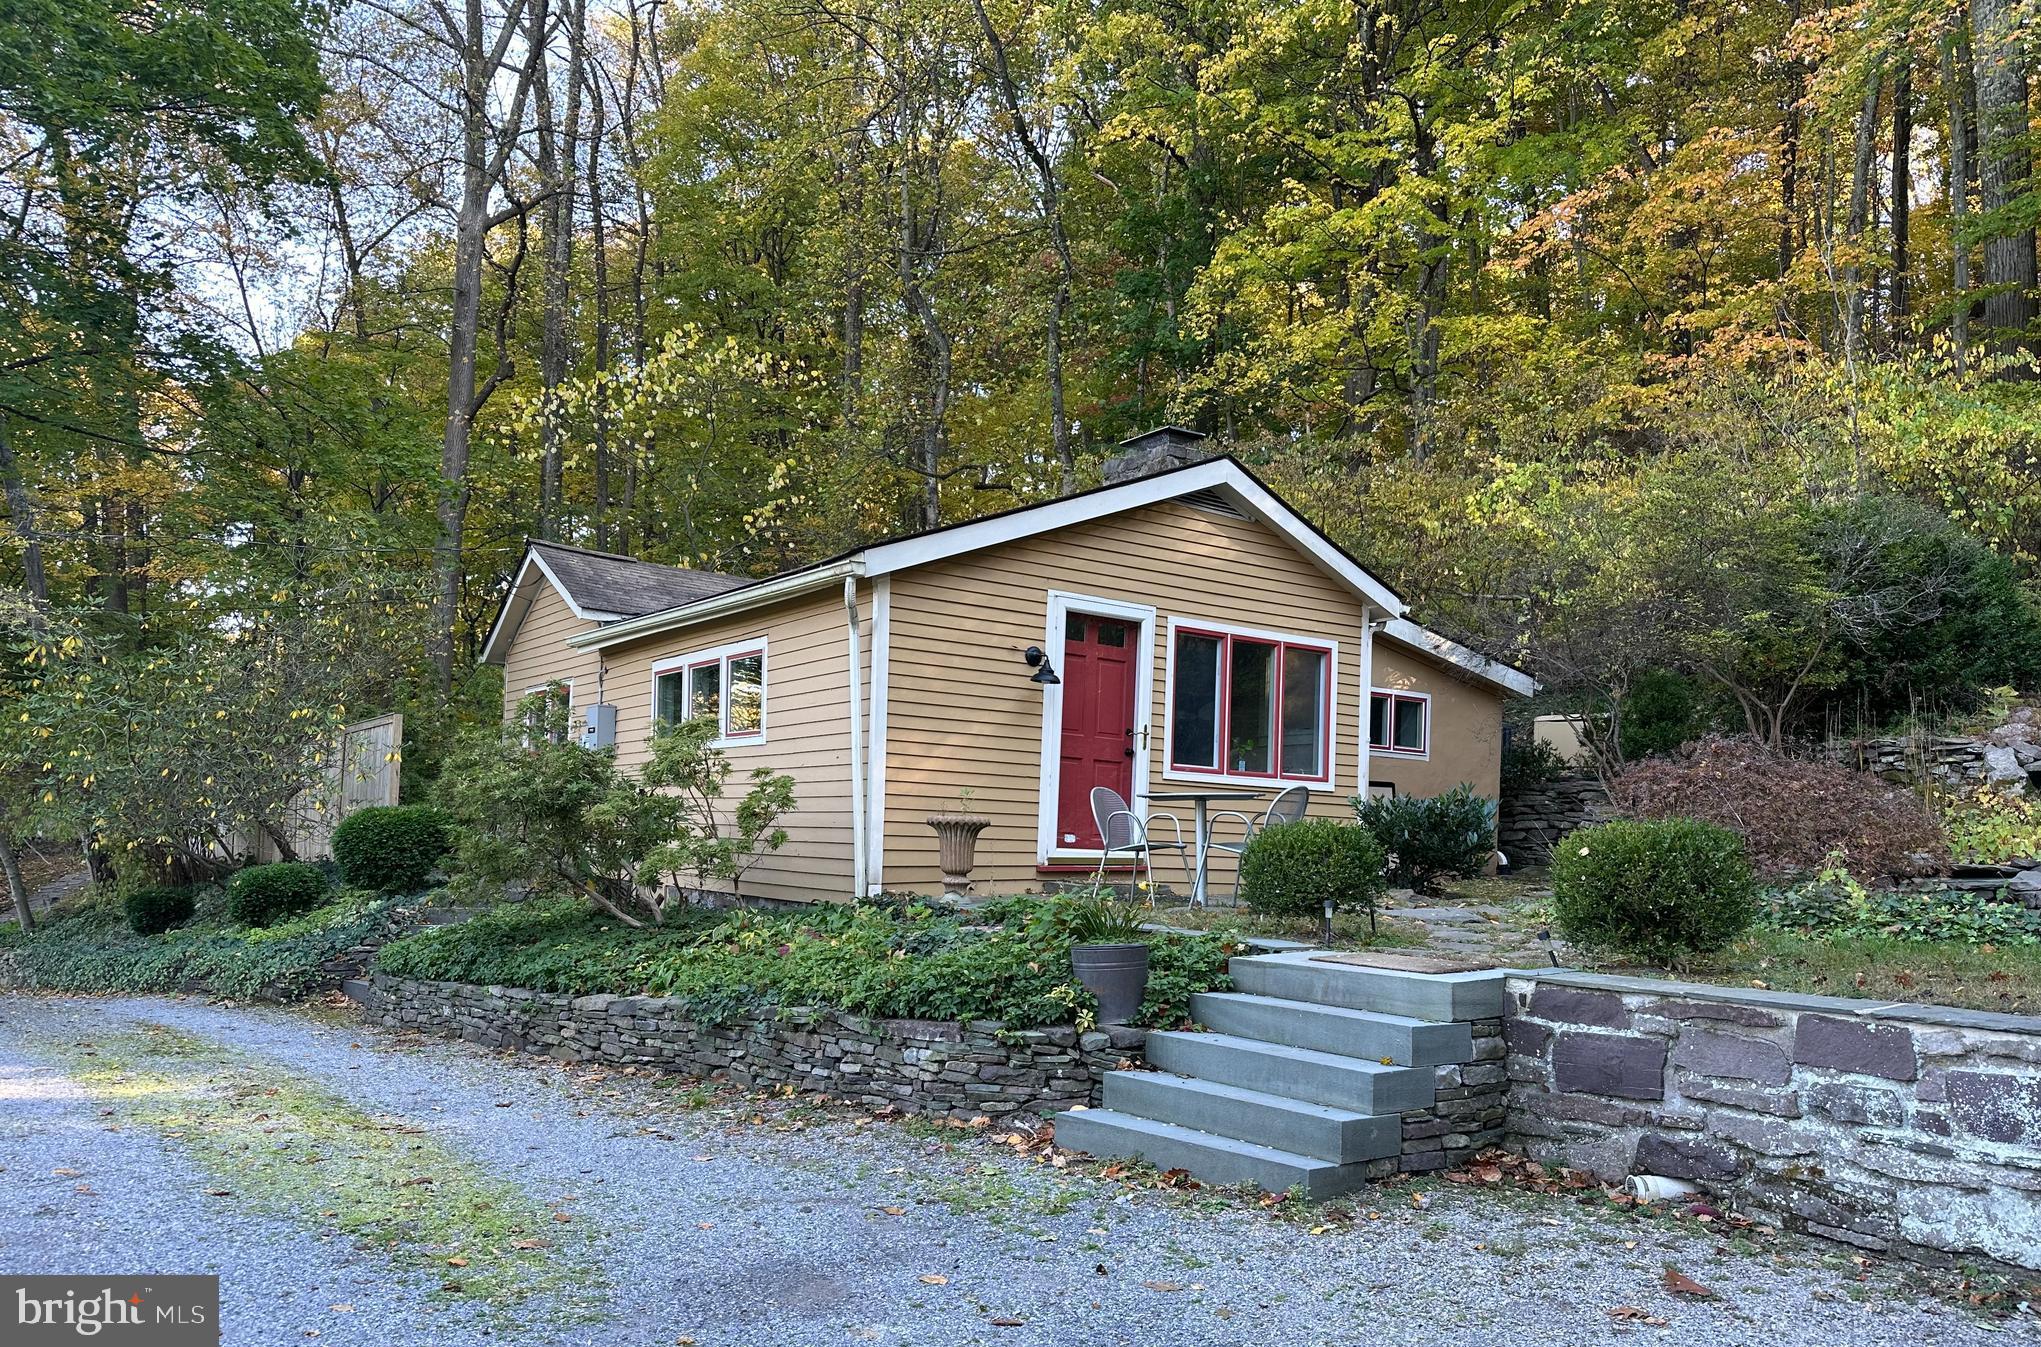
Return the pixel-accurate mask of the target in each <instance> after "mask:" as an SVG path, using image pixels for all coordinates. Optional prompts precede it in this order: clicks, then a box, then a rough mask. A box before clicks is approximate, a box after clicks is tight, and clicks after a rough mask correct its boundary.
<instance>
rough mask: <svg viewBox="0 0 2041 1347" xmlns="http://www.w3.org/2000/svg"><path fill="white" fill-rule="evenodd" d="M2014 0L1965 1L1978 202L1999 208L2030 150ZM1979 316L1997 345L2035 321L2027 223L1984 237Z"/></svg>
mask: <svg viewBox="0 0 2041 1347" xmlns="http://www.w3.org/2000/svg"><path fill="white" fill-rule="evenodd" d="M2019 12H2020V5H2019V3H2018V0H1971V4H1970V28H1971V41H1972V43H1973V44H1974V47H1975V49H1974V51H1973V53H1972V61H1973V65H1974V69H1975V76H1974V78H1975V80H1976V84H1977V141H1978V146H1977V149H1978V159H1977V205H1978V209H1979V210H1981V211H1983V212H1984V213H1985V214H1987V215H1988V214H1991V213H1992V212H1994V211H1998V210H2002V209H2004V208H2005V207H2007V206H2009V205H2011V204H2012V203H2013V202H2014V201H2016V200H2017V199H2018V198H2019V196H2020V194H2021V193H2022V192H2024V191H2026V190H2027V187H2028V185H2029V184H2028V178H2029V177H2030V176H2031V175H2032V173H2033V152H2032V149H2031V148H2030V131H2031V128H2030V126H2029V122H2028V116H2029V114H2028V108H2027V52H2026V47H2025V45H2024V43H2023V41H2022V35H2021V34H2020V32H2019V31H2018V26H2017V20H2018V17H2019ZM1983 261H1984V268H1983V277H1982V279H1983V282H1984V287H1985V290H1986V292H1987V293H1986V295H1985V298H1984V323H1985V326H1986V327H1988V328H1990V329H1991V330H1992V339H1993V341H1994V342H1995V343H1996V344H1997V345H1998V348H1999V350H2000V351H2002V352H2004V353H2007V354H2020V353H2022V352H2024V351H2025V350H2026V349H2027V341H2028V336H2027V329H2028V326H2029V325H2030V324H2031V323H2032V322H2033V321H2034V311H2035V293H2034V281H2035V277H2034V227H2033V225H2031V224H2027V225H2015V226H2013V227H2011V228H2006V227H2003V226H2001V227H1999V228H1996V229H1994V230H1993V232H1992V233H1991V234H1989V235H1987V236H1986V237H1985V240H1984V258H1983Z"/></svg>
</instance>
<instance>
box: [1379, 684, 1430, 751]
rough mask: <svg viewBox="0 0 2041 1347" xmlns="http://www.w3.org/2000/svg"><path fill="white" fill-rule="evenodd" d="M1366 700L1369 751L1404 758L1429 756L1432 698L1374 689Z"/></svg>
mask: <svg viewBox="0 0 2041 1347" xmlns="http://www.w3.org/2000/svg"><path fill="white" fill-rule="evenodd" d="M1368 703H1369V711H1368V751H1369V752H1371V753H1388V754H1392V755H1394V756H1397V757H1405V758H1423V757H1429V756H1430V754H1431V744H1432V735H1431V730H1432V723H1431V722H1432V699H1431V697H1430V695H1429V694H1427V693H1423V692H1393V691H1387V690H1377V691H1376V692H1375V693H1374V694H1373V695H1372V696H1371V697H1370V698H1369V699H1368Z"/></svg>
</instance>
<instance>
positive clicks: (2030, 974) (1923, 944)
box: [1680, 931, 2041, 1015]
mask: <svg viewBox="0 0 2041 1347" xmlns="http://www.w3.org/2000/svg"><path fill="white" fill-rule="evenodd" d="M1680 975H1681V976H1693V977H1698V978H1699V979H1701V980H1702V981H1707V982H1720V983H1726V984H1729V985H1733V986H1743V987H1748V986H1764V987H1769V988H1771V989H1772V990H1774V991H1787V992H1811V993H1816V994H1819V995H1822V996H1855V997H1864V998H1868V999H1870V1000H1882V1001H1904V1002H1908V1003H1916V1004H1933V1005H1945V1006H1963V1007H1967V1008H1969V1009H1973V1010H1997V1011H2003V1012H2005V1013H2007V1014H2013V1015H2035V1014H2041V947H2035V946H2032V945H2014V946H2000V945H1992V944H1979V945H1971V944H1965V943H1963V942H1960V941H1954V940H1907V939H1901V938H1897V937H1893V936H1883V935H1870V936H1847V935H1832V934H1831V935H1810V934H1806V933H1802V932H1797V931H1759V932H1756V933H1754V934H1752V935H1750V936H1747V937H1745V938H1744V939H1742V940H1739V941H1737V942H1736V943H1735V944H1734V945H1732V946H1730V947H1729V948H1728V949H1725V950H1722V951H1719V952H1717V953H1715V954H1712V955H1709V956H1707V957H1706V958H1705V959H1704V960H1702V961H1701V962H1699V963H1697V964H1696V965H1695V967H1694V968H1693V969H1692V970H1691V971H1689V972H1685V973H1682V974H1680Z"/></svg>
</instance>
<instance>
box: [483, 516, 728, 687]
mask: <svg viewBox="0 0 2041 1347" xmlns="http://www.w3.org/2000/svg"><path fill="white" fill-rule="evenodd" d="M541 580H544V581H546V582H548V583H550V584H551V585H552V586H553V588H554V590H555V591H557V592H558V593H559V595H560V598H561V600H562V601H563V602H565V603H566V605H567V608H568V610H569V611H570V612H572V613H573V614H574V616H576V617H578V618H582V619H584V620H586V621H591V622H621V621H623V620H625V619H626V618H634V617H643V616H644V615H645V614H647V613H658V612H667V611H672V610H675V609H679V608H685V607H687V606H688V605H690V604H694V603H699V602H700V601H701V600H703V599H706V598H709V597H711V596H713V595H716V594H721V593H724V592H726V591H728V590H731V589H736V588H739V587H741V586H744V585H749V584H752V583H754V582H753V581H752V579H751V578H750V577H749V576H743V575H724V574H721V573H720V572H717V571H696V570H689V569H687V568H686V567H684V566H667V565H664V564H662V563H660V562H656V561H643V560H640V559H639V558H637V557H626V556H619V555H617V554H616V553H614V552H595V551H590V550H589V549H588V548H585V547H571V546H569V545H568V544H566V543H556V542H548V541H545V540H543V539H539V538H527V539H525V553H524V560H523V561H522V562H521V563H520V564H519V566H518V569H517V576H516V578H515V579H514V580H512V581H511V585H510V592H509V593H508V594H507V595H506V596H505V597H504V600H503V610H502V612H500V613H498V614H497V616H496V625H495V626H494V627H492V628H490V631H489V640H488V641H487V642H486V643H485V644H484V645H483V647H482V662H483V663H484V664H494V663H496V662H498V661H499V660H500V659H501V658H502V655H503V653H504V651H505V650H507V649H508V646H509V642H510V640H511V638H512V637H514V636H515V635H516V632H517V627H518V624H519V623H521V622H523V621H524V615H525V614H526V613H527V612H529V611H530V609H531V602H532V598H533V596H534V595H535V594H536V592H537V586H538V583H539V581H541Z"/></svg>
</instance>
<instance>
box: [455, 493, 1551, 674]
mask: <svg viewBox="0 0 2041 1347" xmlns="http://www.w3.org/2000/svg"><path fill="white" fill-rule="evenodd" d="M1185 497H1198V498H1201V499H1203V500H1207V501H1209V500H1212V499H1213V498H1217V500H1219V501H1221V502H1223V503H1225V504H1226V505H1229V506H1231V507H1233V508H1234V509H1235V510H1238V511H1239V512H1240V513H1241V514H1243V515H1245V516H1246V517H1248V518H1250V519H1254V520H1257V521H1259V522H1260V523H1262V524H1264V525H1266V526H1267V527H1268V528H1270V529H1271V530H1273V531H1274V532H1275V533H1277V534H1278V535H1279V536H1281V537H1283V538H1284V539H1286V540H1287V541H1288V542H1289V543H1290V544H1291V545H1292V546H1294V547H1295V548H1296V549H1297V550H1298V551H1299V552H1300V553H1302V554H1303V555H1304V556H1305V557H1306V558H1308V559H1309V560H1310V561H1311V562H1312V563H1313V564H1315V565H1316V566H1317V567H1318V568H1319V569H1320V570H1322V571H1324V572H1325V573H1326V574H1327V575H1329V576H1331V577H1332V578H1333V579H1334V580H1335V581H1337V582H1338V583H1340V584H1341V585H1343V586H1345V587H1346V588H1347V589H1349V590H1351V591H1352V592H1353V593H1355V594H1357V595H1359V596H1360V597H1361V598H1363V599H1364V600H1366V601H1367V603H1368V604H1369V605H1370V606H1371V607H1373V608H1375V609H1377V610H1378V611H1379V612H1380V613H1381V614H1382V615H1384V616H1386V617H1389V618H1391V619H1393V620H1392V621H1391V622H1390V623H1389V625H1388V626H1387V627H1385V628H1384V633H1383V634H1384V635H1386V636H1388V637H1390V638H1391V639H1394V640H1398V641H1401V642H1403V643H1405V644H1409V645H1411V646H1413V647H1414V648H1416V649H1418V650H1420V651H1422V652H1424V653H1427V654H1429V655H1431V656H1432V657H1433V658H1435V659H1438V660H1441V661H1443V662H1445V663H1447V664H1450V665H1452V666H1454V667H1456V668H1457V669H1460V670H1462V671H1464V672H1466V673H1469V674H1472V675H1473V676H1475V677H1478V678H1481V679H1483V680H1485V681H1487V682H1490V683H1494V684H1496V685H1497V686H1500V687H1502V688H1505V689H1506V690H1508V691H1511V692H1515V693H1517V694H1518V695H1520V696H1529V695H1530V691H1531V690H1532V689H1533V688H1535V686H1536V685H1535V684H1534V683H1532V682H1531V680H1530V678H1529V676H1528V675H1526V674H1523V673H1521V672H1519V671H1518V670H1515V669H1512V668H1510V667H1509V666H1508V665H1505V664H1500V663H1498V662H1496V661H1494V660H1490V659H1487V658H1486V657H1485V656H1482V655H1480V654H1478V653H1477V652H1475V651H1473V650H1470V649H1468V648H1467V647H1466V646H1463V645H1459V644H1457V643H1455V642H1453V641H1450V640H1447V639H1446V638H1445V637H1443V636H1439V635H1437V634H1436V633H1434V632H1429V631H1426V630H1425V629H1424V628H1423V627H1420V626H1418V625H1417V624H1416V623H1415V622H1411V621H1409V620H1408V619H1407V618H1405V617H1404V614H1405V613H1406V612H1408V611H1409V609H1408V605H1407V604H1405V603H1404V602H1403V600H1402V599H1401V598H1400V597H1399V596H1398V595H1397V594H1396V592H1395V591H1394V590H1392V589H1390V588H1389V586H1388V585H1386V584H1384V583H1383V582H1382V581H1381V580H1380V579H1379V578H1378V577H1376V576H1375V575H1374V574H1373V573H1371V572H1370V571H1369V570H1368V569H1367V568H1366V567H1364V566H1362V565H1361V563H1360V562H1359V561H1357V560H1356V559H1355V558H1354V556H1353V555H1352V554H1351V553H1350V552H1348V551H1347V550H1346V549H1345V548H1343V547H1341V546H1340V545H1339V544H1338V543H1335V542H1334V541H1333V540H1332V539H1331V538H1329V537H1327V536H1326V534H1325V533H1324V531H1323V530H1321V529H1320V528H1318V526H1317V525H1315V524H1313V523H1312V522H1311V521H1310V520H1308V519H1306V518H1305V517H1304V516H1303V515H1301V514H1299V513H1298V512H1297V511H1296V510H1294V509H1292V508H1291V507H1290V505H1289V504H1288V503H1287V502H1285V501H1284V500H1283V499H1282V498H1281V497H1279V496H1277V495H1276V493H1275V492H1274V491H1272V490H1270V489H1269V487H1268V486H1267V485H1266V484H1265V483H1263V482H1262V480H1261V479H1260V478H1258V477H1256V476H1255V475H1254V473H1252V472H1251V471H1249V470H1248V469H1247V468H1246V467H1245V466H1244V465H1243V464H1241V463H1240V462H1239V461H1238V460H1236V459H1234V458H1232V457H1231V456H1230V455H1221V456H1219V457H1214V458H1208V459H1204V460H1202V461H1200V462H1196V463H1190V464H1185V465H1183V466H1180V467H1172V468H1167V469H1164V470H1163V471H1161V472H1155V473H1150V474H1148V475H1147V476H1145V477H1137V478H1133V479H1131V480H1127V481H1121V482H1110V483H1107V484H1105V485H1103V486H1097V487H1093V488H1091V489H1090V490H1087V491H1079V492H1076V493H1074V494H1072V495H1068V496H1063V497H1060V498H1058V499H1056V500H1052V501H1046V502H1043V503H1041V504H1036V505H1019V506H1015V507H1013V508H1011V509H1007V510H1001V511H999V512H997V513H995V514H989V515H983V516H980V517H979V518H976V519H969V520H963V521H960V522H958V523H955V524H945V525H943V526H941V527H938V528H933V529H927V530H924V531H922V532H920V533H912V534H907V535H905V536H903V537H899V538H893V539H889V540H887V541H884V542H878V543H871V544H868V545H866V546H863V547H857V548H853V549H851V550H850V551H847V552H841V553H838V554H837V555H836V556H833V557H829V558H826V559H824V560H822V561H818V562H815V563H813V564H812V565H808V566H803V567H800V568H799V569H796V570H792V571H786V572H783V573H781V574H779V575H775V576H771V577H769V578H767V579H764V580H745V579H742V578H740V577H735V576H726V575H711V573H709V572H703V571H681V572H679V574H680V575H683V576H687V577H692V578H693V580H694V581H696V582H699V581H701V580H705V579H706V580H709V581H712V582H713V583H714V587H713V588H709V589H707V590H706V592H703V593H701V594H699V595H698V596H696V597H692V598H683V599H681V600H680V601H679V602H677V603H675V604H672V605H670V606H667V607H663V608H644V609H640V610H638V611H636V612H626V611H620V610H616V609H597V608H590V609H588V610H587V611H582V610H580V609H577V615H578V616H584V617H591V618H594V619H595V620H596V621H598V622H601V623H603V624H604V625H602V626H598V627H594V628H591V629H590V630H588V631H584V632H580V633H577V634H575V635H573V636H570V637H568V638H567V644H569V645H571V646H574V647H576V648H577V649H584V650H599V649H602V648H604V647H607V646H613V645H621V644H623V643H624V642H626V641H634V640H639V639H641V638H643V637H645V636H649V635H653V634H655V633H659V632H665V631H672V630H677V629H680V628H683V627H689V626H693V625H694V624H696V623H698V622H705V621H708V620H710V619H711V618H717V617H724V616H728V615H730V614H733V613H741V612H745V611H748V610H750V609H753V608H760V607H764V606H766V605H767V604H772V603H776V602H778V601H780V600H781V599H785V598H791V597H793V596H795V595H800V594H808V593H812V592H816V591H819V590H821V589H823V588H826V587H829V586H833V585H836V584H839V583H840V582H841V581H842V580H843V579H844V578H846V577H850V578H854V579H875V578H877V577H879V576H882V575H891V574H893V573H894V572H896V571H902V570H907V569H909V568H910V567H914V566H923V565H927V564H929V563H931V562H936V561H943V560H947V559H948V558H951V557H956V556H962V555H965V554H968V553H971V552H976V551H980V550H982V549H985V548H989V547H997V546H999V545H1001V544H1003V543H1009V542H1015V541H1018V540H1020V539H1023V538H1030V537H1034V536H1036V535H1038V534H1042V533H1048V532H1050V531H1052V530H1055V529H1060V528H1068V527H1070V526H1072V525H1076V524H1084V523H1089V522H1091V521H1093V520H1096V519H1102V518H1105V517H1107V516H1109V515H1115V514H1121V513H1124V512H1125V511H1128V510H1135V509H1139V508H1141V507H1143V506H1147V505H1154V504H1158V503H1161V502H1163V501H1170V500H1178V499H1182V498H1185ZM542 546H543V547H546V548H548V549H549V550H548V553H547V560H548V561H557V560H558V558H556V557H554V556H553V555H552V553H553V552H555V551H566V552H572V553H575V554H576V555H578V556H580V557H594V558H599V559H602V560H607V561H611V562H628V561H629V558H621V557H605V556H604V554H602V553H587V552H581V551H580V550H579V549H574V548H567V549H561V548H558V546H557V545H555V544H534V545H533V553H534V558H535V559H536V555H537V550H538V548H539V547H542ZM637 564H638V565H639V566H641V567H649V568H650V569H654V570H677V568H671V567H658V566H653V565H652V564H651V563H643V562H640V563H637ZM555 569H556V570H557V569H558V568H557V567H556V568H555ZM554 583H555V584H556V585H561V581H560V580H559V579H557V578H556V579H555V580H554ZM561 587H562V593H563V594H564V593H566V587H565V586H564V585H562V586H561ZM518 592H519V590H517V589H513V591H512V595H513V601H514V598H515V596H516V594H517V593H518ZM588 592H589V593H590V595H591V597H592V596H594V595H595V594H597V593H599V592H602V591H599V590H589V591H588ZM571 602H572V599H571V598H570V603H571ZM510 606H511V604H510V601H506V603H505V606H504V607H505V614H506V615H508V613H509V610H510ZM505 629H506V628H505V625H504V623H503V621H502V620H501V619H499V621H498V629H497V630H496V631H494V632H492V633H491V634H490V639H489V644H488V646H487V647H485V649H484V652H483V659H484V661H485V662H493V660H492V654H493V652H495V650H496V648H497V644H498V641H499V639H505V638H503V637H502V633H503V631H504V630H505ZM511 630H514V628H511Z"/></svg>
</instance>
